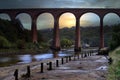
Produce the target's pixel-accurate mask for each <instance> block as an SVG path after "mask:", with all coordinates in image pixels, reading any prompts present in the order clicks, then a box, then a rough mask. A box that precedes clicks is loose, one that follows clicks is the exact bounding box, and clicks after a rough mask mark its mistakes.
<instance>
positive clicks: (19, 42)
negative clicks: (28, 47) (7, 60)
mask: <svg viewBox="0 0 120 80" xmlns="http://www.w3.org/2000/svg"><path fill="white" fill-rule="evenodd" d="M16 44H17V48H18V49H24V48H25V41H24V40H17V42H16Z"/></svg>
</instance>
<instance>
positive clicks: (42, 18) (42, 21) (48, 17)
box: [36, 12, 54, 30]
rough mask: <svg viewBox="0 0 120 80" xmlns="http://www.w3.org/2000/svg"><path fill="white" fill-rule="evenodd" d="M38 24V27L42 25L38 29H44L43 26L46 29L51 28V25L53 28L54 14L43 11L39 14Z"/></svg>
mask: <svg viewBox="0 0 120 80" xmlns="http://www.w3.org/2000/svg"><path fill="white" fill-rule="evenodd" d="M46 21H47V22H46ZM36 24H37V27H39V26H40V27H39V28H38V30H40V29H42V27H44V28H45V29H47V28H48V29H50V28H51V27H52V28H53V27H54V16H53V15H52V14H51V13H48V12H45V13H41V14H39V15H38V16H37V20H36ZM45 25H46V27H45Z"/></svg>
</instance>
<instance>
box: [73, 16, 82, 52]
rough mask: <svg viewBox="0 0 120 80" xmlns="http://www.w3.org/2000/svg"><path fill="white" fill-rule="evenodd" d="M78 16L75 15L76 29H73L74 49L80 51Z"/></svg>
mask: <svg viewBox="0 0 120 80" xmlns="http://www.w3.org/2000/svg"><path fill="white" fill-rule="evenodd" d="M79 20H80V19H79V17H77V16H76V30H75V48H74V50H75V51H81V41H80V40H81V39H80V25H79V22H80V21H79Z"/></svg>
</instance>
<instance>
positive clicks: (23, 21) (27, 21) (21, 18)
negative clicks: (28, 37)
mask: <svg viewBox="0 0 120 80" xmlns="http://www.w3.org/2000/svg"><path fill="white" fill-rule="evenodd" d="M16 20H17V21H18V22H19V24H20V25H21V27H23V28H24V29H27V30H31V24H32V19H31V16H30V15H29V14H27V13H20V14H18V15H17V16H16Z"/></svg>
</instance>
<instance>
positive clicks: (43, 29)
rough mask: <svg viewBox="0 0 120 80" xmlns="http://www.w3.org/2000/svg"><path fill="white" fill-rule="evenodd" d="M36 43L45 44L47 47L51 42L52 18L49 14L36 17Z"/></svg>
mask: <svg viewBox="0 0 120 80" xmlns="http://www.w3.org/2000/svg"><path fill="white" fill-rule="evenodd" d="M36 24H37V30H38V42H41V43H42V42H43V43H44V42H45V43H47V44H48V45H49V46H50V45H51V44H52V40H53V28H54V17H53V15H52V14H51V13H42V14H40V15H39V16H38V18H37V21H36Z"/></svg>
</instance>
